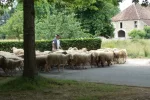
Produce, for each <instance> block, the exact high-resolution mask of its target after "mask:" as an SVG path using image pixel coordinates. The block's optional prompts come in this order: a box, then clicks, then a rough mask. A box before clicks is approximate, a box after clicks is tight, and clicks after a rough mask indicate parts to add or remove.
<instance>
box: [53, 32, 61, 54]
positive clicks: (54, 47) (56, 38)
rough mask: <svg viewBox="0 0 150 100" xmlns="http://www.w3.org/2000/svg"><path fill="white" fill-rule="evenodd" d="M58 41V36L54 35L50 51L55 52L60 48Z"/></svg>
mask: <svg viewBox="0 0 150 100" xmlns="http://www.w3.org/2000/svg"><path fill="white" fill-rule="evenodd" d="M59 39H60V36H59V35H58V34H56V35H55V38H54V40H53V41H52V51H56V50H58V49H60V48H61V46H60V40H59Z"/></svg>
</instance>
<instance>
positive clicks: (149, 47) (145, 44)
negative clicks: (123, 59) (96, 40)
mask: <svg viewBox="0 0 150 100" xmlns="http://www.w3.org/2000/svg"><path fill="white" fill-rule="evenodd" d="M102 48H119V49H126V50H127V53H128V57H130V58H149V57H150V40H148V39H147V40H146V39H138V40H136V39H133V40H105V41H102Z"/></svg>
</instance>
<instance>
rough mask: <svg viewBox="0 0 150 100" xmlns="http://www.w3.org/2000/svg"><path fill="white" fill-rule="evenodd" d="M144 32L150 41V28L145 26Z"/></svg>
mask: <svg viewBox="0 0 150 100" xmlns="http://www.w3.org/2000/svg"><path fill="white" fill-rule="evenodd" d="M144 31H145V33H146V35H145V38H146V39H150V26H145V27H144Z"/></svg>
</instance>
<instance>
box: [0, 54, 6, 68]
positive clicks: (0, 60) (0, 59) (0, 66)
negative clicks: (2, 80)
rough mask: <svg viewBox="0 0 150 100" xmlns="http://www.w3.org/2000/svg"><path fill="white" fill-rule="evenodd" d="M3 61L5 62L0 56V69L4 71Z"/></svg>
mask: <svg viewBox="0 0 150 100" xmlns="http://www.w3.org/2000/svg"><path fill="white" fill-rule="evenodd" d="M4 60H5V57H4V56H2V55H0V68H2V69H3V70H4V66H3V65H4Z"/></svg>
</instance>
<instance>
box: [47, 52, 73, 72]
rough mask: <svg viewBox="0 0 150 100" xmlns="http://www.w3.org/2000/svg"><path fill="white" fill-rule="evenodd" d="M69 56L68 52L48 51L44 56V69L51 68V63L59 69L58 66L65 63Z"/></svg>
mask: <svg viewBox="0 0 150 100" xmlns="http://www.w3.org/2000/svg"><path fill="white" fill-rule="evenodd" d="M70 58H71V55H70V54H66V55H65V54H61V53H50V54H49V55H48V56H47V58H46V64H45V71H49V69H50V70H51V67H52V65H57V67H58V71H60V70H59V69H60V66H61V65H63V69H64V66H65V65H66V64H67V61H68V60H69V59H70Z"/></svg>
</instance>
